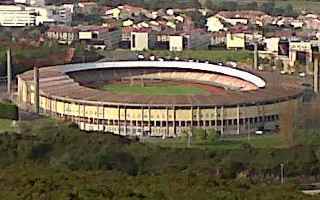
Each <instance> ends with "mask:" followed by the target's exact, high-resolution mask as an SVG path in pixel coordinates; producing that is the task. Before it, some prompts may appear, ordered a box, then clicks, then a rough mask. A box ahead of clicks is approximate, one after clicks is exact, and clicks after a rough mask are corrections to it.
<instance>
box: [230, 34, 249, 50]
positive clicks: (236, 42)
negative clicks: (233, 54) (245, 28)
mask: <svg viewBox="0 0 320 200" xmlns="http://www.w3.org/2000/svg"><path fill="white" fill-rule="evenodd" d="M226 40H227V41H226V42H227V49H238V48H239V49H244V48H245V33H227V38H226Z"/></svg>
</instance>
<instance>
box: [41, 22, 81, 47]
mask: <svg viewBox="0 0 320 200" xmlns="http://www.w3.org/2000/svg"><path fill="white" fill-rule="evenodd" d="M46 37H47V38H48V39H52V40H57V41H58V42H59V43H60V44H71V43H72V42H74V41H77V40H78V39H79V30H78V29H76V28H73V27H69V26H50V27H49V29H48V30H47V32H46Z"/></svg>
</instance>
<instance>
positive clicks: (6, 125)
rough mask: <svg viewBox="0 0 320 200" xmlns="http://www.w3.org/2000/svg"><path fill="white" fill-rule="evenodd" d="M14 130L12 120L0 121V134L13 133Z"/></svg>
mask: <svg viewBox="0 0 320 200" xmlns="http://www.w3.org/2000/svg"><path fill="white" fill-rule="evenodd" d="M14 130H15V128H14V127H12V120H10V119H0V133H4V132H11V131H14Z"/></svg>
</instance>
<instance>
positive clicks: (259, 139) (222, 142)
mask: <svg viewBox="0 0 320 200" xmlns="http://www.w3.org/2000/svg"><path fill="white" fill-rule="evenodd" d="M146 141H147V142H148V143H153V144H155V145H159V146H161V147H170V148H186V147H187V139H186V138H183V137H179V138H169V139H166V140H162V139H160V138H152V139H147V140H146ZM244 144H250V145H251V146H253V147H255V148H285V147H287V145H286V143H285V141H284V139H283V138H282V137H281V135H279V134H268V135H261V136H260V135H259V136H257V135H252V136H250V138H249V139H248V137H247V136H241V137H230V138H221V139H218V140H216V141H193V142H192V144H191V146H190V148H200V149H210V150H234V149H240V148H241V147H242V146H243V145H244Z"/></svg>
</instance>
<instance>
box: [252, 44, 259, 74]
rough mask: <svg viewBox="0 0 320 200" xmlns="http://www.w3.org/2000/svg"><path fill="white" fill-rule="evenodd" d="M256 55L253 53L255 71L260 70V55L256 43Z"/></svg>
mask: <svg viewBox="0 0 320 200" xmlns="http://www.w3.org/2000/svg"><path fill="white" fill-rule="evenodd" d="M253 46H254V53H253V69H255V70H257V69H258V64H259V63H258V62H259V61H258V59H259V54H258V44H257V43H254V44H253Z"/></svg>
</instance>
